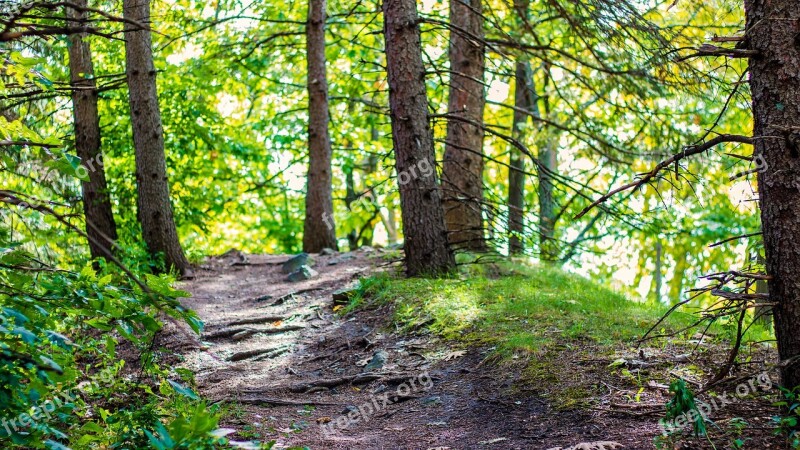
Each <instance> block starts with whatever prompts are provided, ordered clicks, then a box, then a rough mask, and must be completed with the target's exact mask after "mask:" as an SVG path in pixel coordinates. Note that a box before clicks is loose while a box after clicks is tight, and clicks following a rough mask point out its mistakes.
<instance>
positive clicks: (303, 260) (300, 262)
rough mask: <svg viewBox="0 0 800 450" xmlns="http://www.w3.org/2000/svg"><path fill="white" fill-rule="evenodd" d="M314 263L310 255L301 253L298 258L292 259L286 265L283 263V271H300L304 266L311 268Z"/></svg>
mask: <svg viewBox="0 0 800 450" xmlns="http://www.w3.org/2000/svg"><path fill="white" fill-rule="evenodd" d="M312 263H313V261H312V260H311V258H309V257H308V253H300V254H299V255H297V256H294V257H292V258H291V259H289V260H288V261H286V262H285V263H283V267H282V268H281V271H282V272H283V273H292V272H296V271H298V270H300V267H302V266H311V264H312Z"/></svg>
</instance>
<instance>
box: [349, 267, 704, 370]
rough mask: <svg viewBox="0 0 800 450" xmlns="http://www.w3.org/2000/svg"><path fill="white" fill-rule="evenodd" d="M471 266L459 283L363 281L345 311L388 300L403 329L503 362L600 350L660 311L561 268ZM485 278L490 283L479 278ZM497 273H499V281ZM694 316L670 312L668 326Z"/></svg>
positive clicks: (629, 336)
mask: <svg viewBox="0 0 800 450" xmlns="http://www.w3.org/2000/svg"><path fill="white" fill-rule="evenodd" d="M474 267H475V268H479V269H480V270H479V272H482V273H477V274H476V273H475V272H478V270H475V269H474V268H471V269H470V270H469V272H471V273H467V274H463V275H462V276H461V277H460V278H450V279H433V280H430V279H401V278H391V277H390V276H388V275H382V276H379V277H374V278H369V279H366V280H363V281H362V288H361V289H360V293H359V295H357V296H356V297H355V298H354V302H353V303H352V305H351V306H350V308H349V309H352V308H354V307H356V306H358V305H360V304H361V303H362V302H363V301H364V299H370V300H371V301H373V302H394V304H395V305H396V312H395V319H396V321H397V322H399V324H400V325H401V326H404V327H406V328H409V329H411V328H417V327H419V326H420V325H421V324H427V327H428V328H429V329H430V330H431V331H433V332H435V333H437V334H440V335H442V336H444V337H446V338H452V339H462V340H463V339H466V340H476V341H480V342H481V343H485V344H489V345H494V346H497V349H498V352H500V354H501V355H503V356H505V357H507V356H511V355H514V354H516V353H534V352H539V351H542V350H544V349H546V348H547V347H548V346H550V345H552V344H553V343H555V342H562V341H584V340H588V341H591V342H594V343H596V344H598V345H601V346H611V345H614V344H618V343H619V342H630V341H633V340H635V339H636V338H638V337H640V336H642V335H643V334H644V332H645V331H647V330H648V329H649V328H650V326H652V325H653V324H654V323H655V322H656V321H657V320H658V319H659V318H660V317H661V316H662V315H663V314H664V313H665V312H666V309H667V308H666V307H661V306H656V305H652V304H646V303H640V302H634V301H631V300H628V299H626V298H625V297H623V296H622V295H620V294H617V293H615V292H613V291H611V290H609V289H606V288H603V287H601V286H598V285H597V284H595V283H592V282H591V281H589V280H586V279H584V278H581V277H579V276H576V275H573V274H568V273H565V272H563V271H561V270H559V269H555V268H549V267H540V266H525V265H521V264H516V265H514V266H513V267H512V266H511V263H509V262H501V263H498V264H492V265H491V267H493V268H494V269H493V270H492V269H487V268H485V267H483V268H480V267H479V266H474ZM487 272H490V273H492V274H493V275H497V276H495V277H490V276H487V275H485V273H487ZM498 274H499V275H498ZM691 319H692V317H691V316H689V315H688V314H684V313H676V314H673V315H672V316H671V317H670V319H669V320H668V321H667V322H666V326H667V327H668V328H677V327H679V326H685V325H688V324H689V323H690V321H691Z"/></svg>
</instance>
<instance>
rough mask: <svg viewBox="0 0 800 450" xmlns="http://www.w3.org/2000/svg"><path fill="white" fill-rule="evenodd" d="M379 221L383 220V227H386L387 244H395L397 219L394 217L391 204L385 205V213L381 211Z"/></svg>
mask: <svg viewBox="0 0 800 450" xmlns="http://www.w3.org/2000/svg"><path fill="white" fill-rule="evenodd" d="M381 221H382V222H383V226H384V228H386V235H387V238H386V241H387V244H389V245H394V244H397V239H398V238H397V219H396V217H395V212H394V208H393V207H392V206H391V205H387V206H386V214H383V213H381Z"/></svg>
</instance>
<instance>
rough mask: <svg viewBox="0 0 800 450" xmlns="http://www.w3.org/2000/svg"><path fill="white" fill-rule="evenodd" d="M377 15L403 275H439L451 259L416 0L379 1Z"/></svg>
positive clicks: (449, 265) (453, 261)
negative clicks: (381, 30)
mask: <svg viewBox="0 0 800 450" xmlns="http://www.w3.org/2000/svg"><path fill="white" fill-rule="evenodd" d="M383 17H384V25H383V26H384V38H385V40H386V71H387V74H388V78H389V106H390V111H391V113H390V114H391V122H392V142H393V143H394V153H395V168H396V169H397V178H398V184H399V187H400V207H401V210H402V218H403V233H404V235H405V244H404V249H405V259H406V272H407V273H408V275H409V276H417V275H434V274H441V273H444V272H449V271H451V270H452V269H453V268H454V267H455V260H454V258H453V253H452V251H451V250H450V248H449V246H448V245H447V232H446V230H445V223H444V210H443V208H442V199H441V191H440V189H439V185H438V183H437V180H436V171H435V170H433V167H434V150H433V135H432V133H431V128H430V123H429V121H428V101H427V93H426V90H425V68H424V66H423V64H422V47H421V43H420V29H419V17H418V15H417V5H416V1H415V0H385V1H384V2H383Z"/></svg>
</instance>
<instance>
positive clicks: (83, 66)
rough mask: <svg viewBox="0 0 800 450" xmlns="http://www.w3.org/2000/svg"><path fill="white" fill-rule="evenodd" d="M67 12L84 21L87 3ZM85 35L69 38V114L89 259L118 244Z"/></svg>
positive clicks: (79, 2) (105, 253)
mask: <svg viewBox="0 0 800 450" xmlns="http://www.w3.org/2000/svg"><path fill="white" fill-rule="evenodd" d="M74 3H75V6H77V7H78V8H83V9H75V8H70V7H67V8H66V13H67V17H68V18H69V19H70V20H72V21H74V23H75V24H80V23H84V22H85V21H86V20H87V13H86V11H85V8H86V7H87V6H88V1H87V0H75V2H74ZM85 39H86V35H85V34H73V35H71V36H70V37H69V41H70V46H69V72H70V82H71V87H72V89H73V90H72V114H73V119H74V122H75V150H76V152H77V153H78V157H79V158H80V159H81V164H83V166H84V167H85V168H86V174H87V176H88V180H86V181H82V183H81V187H82V190H83V213H84V216H85V218H86V234H87V235H88V236H89V251H90V253H91V255H92V258H105V257H106V256H108V255H109V254H110V252H111V249H112V247H113V245H114V241H116V240H117V224H116V222H115V221H114V213H113V211H112V208H111V199H110V198H109V195H108V185H107V183H106V172H105V168H104V166H103V153H102V151H101V150H100V144H101V141H100V139H101V138H100V117H99V115H98V113H97V83H96V82H95V79H94V65H93V64H92V52H91V48H90V47H89V43H88V42H87V41H86V40H85Z"/></svg>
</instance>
